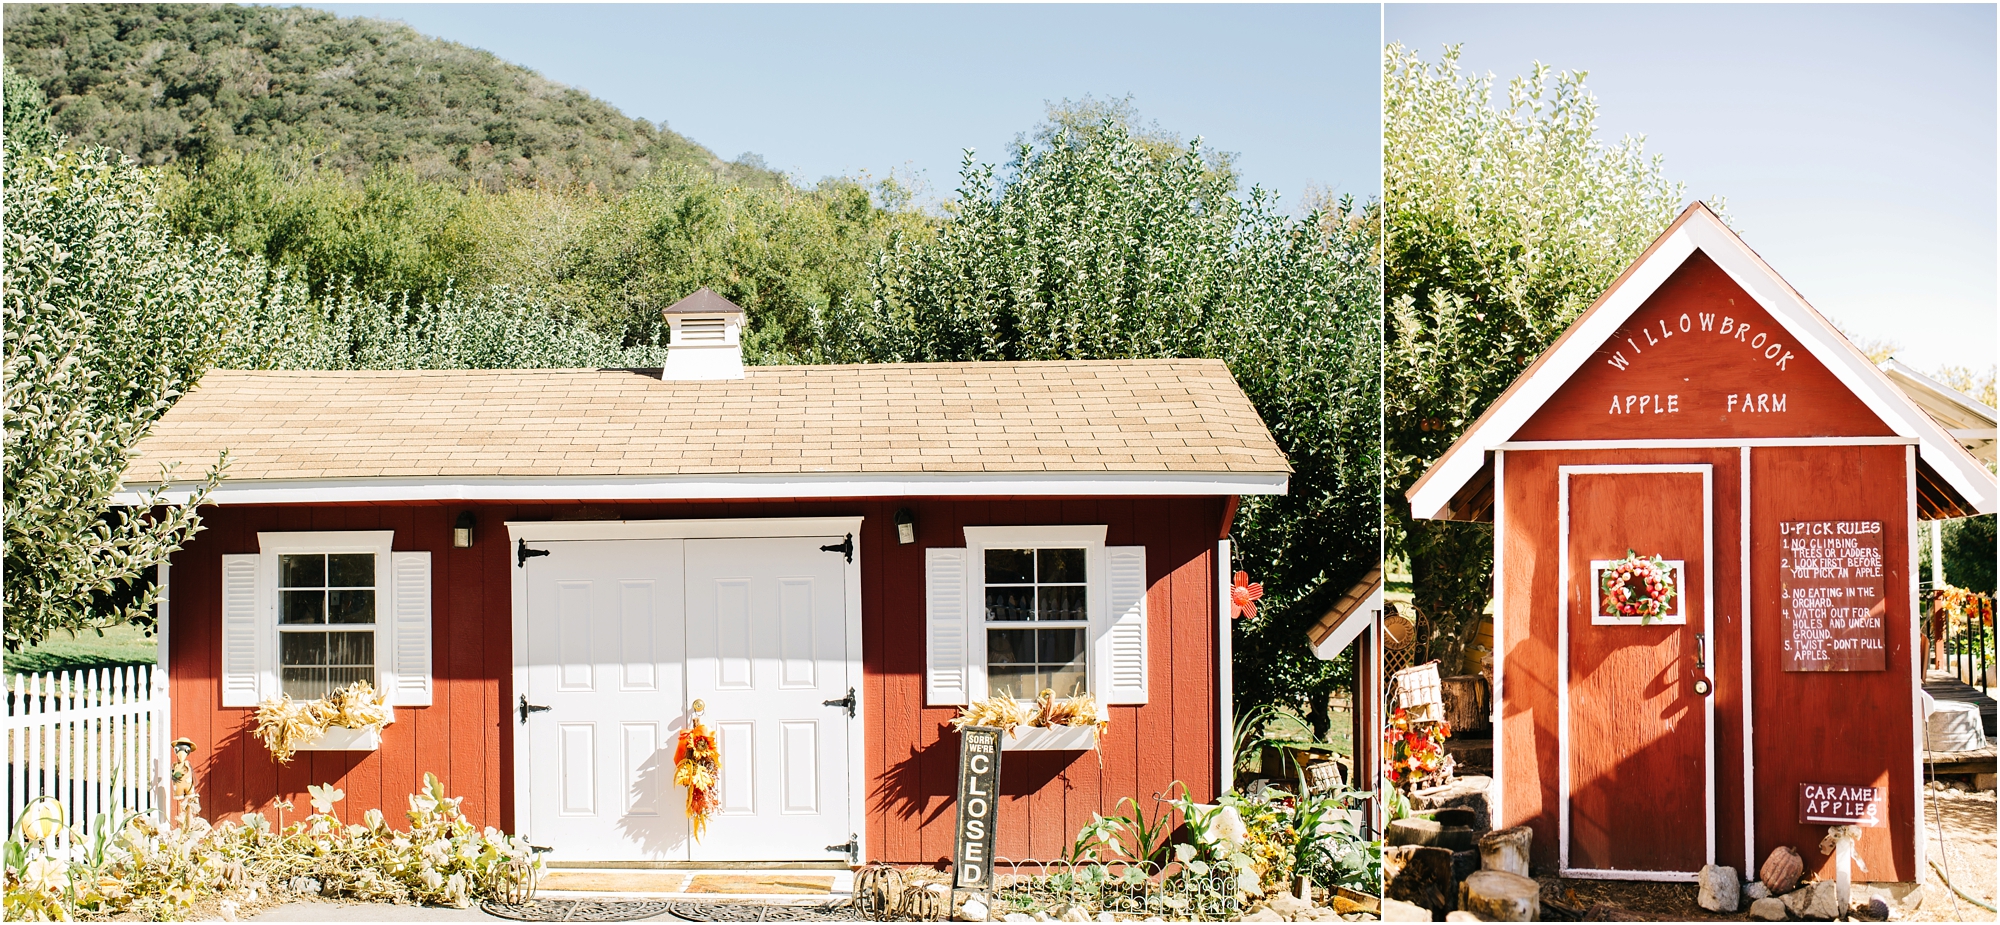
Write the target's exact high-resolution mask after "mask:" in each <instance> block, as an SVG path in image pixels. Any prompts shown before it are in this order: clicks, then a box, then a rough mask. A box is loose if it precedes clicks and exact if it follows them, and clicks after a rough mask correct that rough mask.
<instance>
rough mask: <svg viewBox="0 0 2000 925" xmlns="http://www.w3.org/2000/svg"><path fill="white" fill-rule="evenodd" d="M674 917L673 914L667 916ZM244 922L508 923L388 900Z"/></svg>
mask: <svg viewBox="0 0 2000 925" xmlns="http://www.w3.org/2000/svg"><path fill="white" fill-rule="evenodd" d="M664 918H668V919H672V918H673V916H664ZM245 921H251V922H505V921H507V919H503V918H499V917H497V916H491V915H487V914H486V913H484V912H481V911H480V910H479V907H477V906H474V907H472V908H470V909H446V908H440V907H437V906H396V905H391V904H389V903H312V902H301V903H286V904H285V905H282V906H276V907H273V908H270V909H266V910H264V911H263V912H260V913H258V914H257V915H254V916H251V917H250V918H248V919H246V920H245Z"/></svg>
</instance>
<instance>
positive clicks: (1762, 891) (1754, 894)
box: [1743, 880, 1771, 903]
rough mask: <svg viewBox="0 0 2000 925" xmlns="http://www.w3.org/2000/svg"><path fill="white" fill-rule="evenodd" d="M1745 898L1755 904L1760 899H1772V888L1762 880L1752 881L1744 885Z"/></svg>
mask: <svg viewBox="0 0 2000 925" xmlns="http://www.w3.org/2000/svg"><path fill="white" fill-rule="evenodd" d="M1743 898H1744V899H1747V900H1749V901H1751V902H1753V903H1754V902H1756V901H1757V900H1760V899H1770V898H1771V888H1770V887H1768V886H1765V885H1764V881H1762V880H1752V881H1750V882H1749V883H1746V884H1744V885H1743Z"/></svg>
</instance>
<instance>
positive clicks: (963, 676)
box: [924, 548, 972, 706]
mask: <svg viewBox="0 0 2000 925" xmlns="http://www.w3.org/2000/svg"><path fill="white" fill-rule="evenodd" d="M966 558H967V557H966V551H965V549H963V548H956V549H936V548H933V549H926V550H924V700H925V702H927V703H929V704H930V705H931V706H964V705H965V704H968V703H970V702H972V701H971V694H972V681H971V665H970V664H969V662H970V660H971V657H972V653H971V648H972V647H971V641H972V640H971V638H970V637H971V622H972V614H971V610H972V608H971V607H969V606H967V602H966V588H965V563H966Z"/></svg>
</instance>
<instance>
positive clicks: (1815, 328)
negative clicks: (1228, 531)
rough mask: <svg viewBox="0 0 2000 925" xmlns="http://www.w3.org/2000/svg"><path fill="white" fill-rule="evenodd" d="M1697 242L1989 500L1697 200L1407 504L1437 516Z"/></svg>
mask: <svg viewBox="0 0 2000 925" xmlns="http://www.w3.org/2000/svg"><path fill="white" fill-rule="evenodd" d="M1697 250H1699V251H1701V252H1702V253H1704V254H1706V255H1707V256H1708V257H1709V259H1711V260H1713V261H1715V263H1716V265H1717V266H1718V267H1720V268H1721V269H1722V271H1723V272H1724V273H1725V274H1727V275H1728V276H1729V278H1730V279H1731V280H1732V281H1734V282H1735V283H1736V285H1737V286H1738V287H1740V288H1741V289H1742V290H1743V291H1744V292H1745V293H1747V294H1749V296H1750V297H1751V298H1753V299H1755V300H1756V301H1757V304H1758V305H1759V306H1760V307H1762V308H1763V309H1764V310H1765V311H1766V312H1767V313H1769V314H1770V315H1771V317H1773V318H1775V319H1777V321H1778V324H1779V325H1781V326H1782V327H1783V328H1784V329H1785V332H1786V334H1787V335H1788V336H1789V337H1790V338H1791V339H1792V340H1793V341H1794V342H1796V343H1797V344H1798V346H1799V348H1800V349H1801V350H1803V351H1805V352H1806V353H1808V354H1810V355H1811V356H1812V357H1813V358H1814V359H1816V360H1818V361H1819V363H1820V364H1821V365H1823V366H1825V367H1826V368H1827V370H1828V371H1830V372H1831V373H1832V374H1833V375H1834V377H1835V378H1837V379H1838V380H1840V382H1841V384H1842V385H1844V386H1846V387H1847V389H1848V391H1850V392H1851V393H1853V394H1854V396H1855V397H1856V398H1857V399H1858V400H1860V401H1861V402H1862V404H1863V405H1865V406H1867V408H1868V410H1869V411H1870V412H1872V413H1873V414H1875V416H1876V417H1878V418H1880V419H1881V421H1882V422H1883V423H1884V424H1885V425H1887V426H1888V427H1889V429H1890V430H1891V431H1893V432H1894V433H1895V434H1896V435H1897V436H1901V437H1906V438H1912V439H1915V440H1916V441H1917V442H1918V444H1919V445H1920V446H1921V448H1922V449H1921V455H1922V456H1923V459H1924V461H1925V462H1926V463H1928V464H1929V465H1930V467H1931V468H1932V469H1933V470H1935V471H1936V472H1937V474H1938V477H1939V478H1940V479H1942V480H1944V482H1945V483H1946V484H1949V485H1950V486H1951V487H1952V488H1953V489H1954V490H1956V491H1957V492H1958V493H1959V494H1960V495H1961V496H1963V497H1964V498H1965V499H1966V501H1967V502H1968V503H1970V504H1971V505H1972V507H1973V509H1974V510H1975V511H1977V512H1979V513H1990V512H1992V511H1993V510H1994V507H1995V493H1996V492H1995V483H1994V478H1993V475H1992V474H1991V473H1989V472H1987V471H1986V469H1985V468H1984V467H1983V466H1981V465H1980V464H1979V463H1978V461H1977V460H1974V459H1973V458H1972V457H1971V456H1970V455H1968V454H1967V453H1966V452H1965V450H1964V449H1963V448H1961V447H1960V446H1959V444H1958V441H1957V440H1955V439H1953V438H1952V437H1951V435H1949V434H1947V433H1945V432H1944V429H1943V428H1942V427H1940V426H1939V425H1938V423H1937V422H1936V421H1935V420H1933V419H1932V418H1931V417H1930V415H1928V414H1926V413H1925V412H1924V411H1923V410H1922V409H1920V408H1918V407H1917V406H1916V404H1915V403H1914V402H1912V401H1911V400H1910V399H1909V397H1908V396H1907V395H1904V394H1903V392H1902V390H1901V389H1899V388H1897V386H1896V384H1895V383H1894V382H1892V381H1890V379H1889V377H1888V376H1887V375H1884V374H1883V372H1882V371H1881V370H1879V369H1877V368H1876V367H1875V365H1874V364H1873V363H1870V362H1869V361H1868V358H1867V357H1865V356H1862V355H1861V353H1860V352H1859V351H1857V350H1855V349H1854V347H1853V346H1852V345H1851V344H1849V343H1848V342H1847V340H1846V339H1845V338H1843V337H1841V335H1840V334H1839V332H1838V331H1835V330H1834V329H1833V327H1832V325H1830V324H1828V323H1827V322H1826V321H1825V319H1823V318H1821V317H1820V315H1819V313H1818V312H1816V311H1814V310H1813V308H1812V306H1811V305H1809V304H1807V303H1806V301H1805V299H1803V298H1801V297H1800V296H1799V294H1798V292H1797V291H1796V290H1794V289H1793V288H1792V287H1791V286H1790V285H1789V284H1787V283H1786V282H1785V281H1784V279H1782V278H1781V277H1779V276H1778V274H1777V272H1776V271H1774V270H1772V269H1771V267H1770V266H1769V265H1768V264H1766V263H1765V262H1764V261H1763V260H1762V259H1761V258H1759V257H1758V256H1757V255H1756V253H1755V252H1753V251H1751V250H1750V248H1749V246H1748V245H1745V244H1744V243H1743V241H1742V239H1741V238H1738V237H1737V236H1736V235H1735V233H1734V232H1731V231H1730V230H1729V228H1728V227H1727V226H1725V225H1724V224H1723V223H1722V220H1721V219H1720V218H1718V217H1716V215H1715V213H1713V212H1710V211H1709V210H1708V208H1707V207H1706V206H1704V205H1702V204H1701V203H1699V202H1697V203H1694V204H1692V205H1690V206H1688V207H1687V209H1686V210H1684V211H1682V213H1681V215H1680V217H1679V218H1677V219H1675V221H1674V224H1673V225H1672V226H1671V227H1670V228H1669V229H1668V231H1667V232H1666V233H1665V234H1663V235H1662V236H1661V238H1660V239H1658V240H1656V241H1655V242H1654V243H1653V245H1652V247H1651V248H1650V249H1649V250H1648V252H1647V254H1646V255H1645V256H1644V257H1642V258H1640V260H1639V261H1638V262H1637V263H1635V264H1633V265H1632V267H1630V268H1629V269H1628V270H1626V273H1625V276H1624V278H1623V279H1621V280H1620V282H1618V283H1617V284H1615V285H1614V286H1613V288H1612V289H1611V290H1609V291H1608V292H1606V293H1605V294H1604V295H1603V296H1602V297H1601V298H1600V299H1599V301H1598V302H1597V304H1595V305H1593V306H1592V307H1591V308H1590V309H1589V310H1587V311H1585V312H1584V313H1583V315H1582V316H1581V317H1579V318H1578V319H1577V320H1576V322H1575V323H1574V324H1572V325H1571V326H1570V328H1569V330H1568V331H1566V332H1565V333H1564V335H1563V337H1562V339H1561V340H1560V341H1558V343H1557V344H1556V346H1555V347H1554V348H1552V349H1551V350H1550V351H1549V352H1547V353H1545V354H1543V355H1542V357H1541V358H1540V359H1539V360H1538V361H1537V362H1536V365H1534V366H1532V367H1530V369H1529V371H1528V372H1527V373H1525V374H1524V375H1523V378H1521V379H1518V380H1516V381H1515V382H1514V384H1513V385H1512V386H1511V387H1509V389H1508V391H1507V392H1506V393H1504V394H1503V395H1502V398H1501V400H1500V401H1499V402H1498V403H1497V404H1495V405H1494V406H1493V407H1491V408H1489V409H1488V410H1487V412H1486V414H1485V415H1483V416H1482V417H1481V418H1480V419H1479V420H1478V421H1475V422H1474V424H1473V426H1472V428H1471V429H1470V430H1468V431H1467V432H1466V433H1465V434H1464V436H1462V437H1460V438H1459V440H1458V442H1456V443H1454V444H1453V445H1452V447H1451V449H1450V450H1448V451H1446V453H1445V454H1444V456H1443V458H1441V459H1439V460H1438V461H1437V463H1435V464H1433V465H1432V466H1431V468H1430V469H1429V471H1427V472H1425V473H1424V477H1423V478H1422V479H1420V480H1419V482H1418V484H1417V485H1416V486H1415V487H1414V489H1413V490H1412V491H1411V492H1410V496H1409V498H1410V507H1411V512H1412V513H1413V514H1414V515H1415V516H1417V517H1422V518H1427V519H1434V518H1438V517H1440V516H1442V515H1443V514H1444V513H1445V511H1446V509H1447V508H1448V506H1449V505H1450V504H1451V499H1452V498H1453V497H1454V496H1455V495H1457V494H1458V491H1459V490H1460V489H1461V488H1463V487H1464V486H1465V485H1466V483H1468V482H1470V481H1471V480H1472V479H1474V478H1475V477H1477V476H1478V474H1479V472H1480V470H1481V469H1483V468H1484V467H1485V458H1486V453H1487V452H1488V451H1490V450H1493V449H1495V448H1498V447H1501V446H1503V445H1504V444H1506V443H1507V442H1508V441H1509V440H1511V439H1512V438H1513V436H1514V434H1516V433H1518V432H1519V431H1520V429H1521V427H1522V426H1523V425H1524V424H1526V423H1527V422H1528V420H1529V419H1530V418H1532V417H1533V416H1534V414H1535V412H1537V411H1539V410H1541V407H1542V405H1543V404H1544V403H1546V402H1547V401H1548V400H1549V398H1550V397H1551V396H1553V395H1554V394H1555V392H1556V390H1557V389H1559V388H1561V387H1562V385H1563V384H1564V383H1566V382H1568V381H1569V380H1570V378H1571V377H1573V376H1574V375H1575V374H1576V372H1577V370H1579V369H1582V368H1583V365H1584V364H1585V363H1586V362H1588V361H1589V360H1590V358H1591V357H1592V356H1593V355H1594V354H1595V353H1596V352H1597V350H1598V348H1599V347H1600V346H1602V345H1603V344H1604V343H1605V342H1606V341H1608V340H1610V338H1611V335H1613V334H1615V333H1617V332H1618V330H1619V329H1620V328H1621V327H1623V326H1624V324H1625V322H1627V321H1628V320H1630V319H1631V317H1632V315H1633V314H1634V313H1635V312H1637V311H1638V310H1639V308H1640V307H1641V306H1643V305H1644V304H1645V302H1646V300H1647V299H1648V298H1650V297H1652V295H1653V293H1654V292H1655V291H1657V290H1658V289H1659V288H1660V286H1661V285H1662V284H1664V283H1665V282H1666V281H1667V278H1668V277H1670V276H1671V275H1672V274H1673V272H1674V271H1676V270H1678V269H1680V267H1681V265H1682V264H1683V263H1685V262H1686V261H1687V259H1688V257H1690V256H1691V255H1693V253H1694V252H1695V251H1697ZM1710 445H1714V442H1713V441H1711V442H1710ZM1622 446H1626V447H1631V446H1632V444H1629V443H1628V444H1622Z"/></svg>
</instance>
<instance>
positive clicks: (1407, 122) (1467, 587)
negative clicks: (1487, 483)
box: [1382, 44, 1682, 665]
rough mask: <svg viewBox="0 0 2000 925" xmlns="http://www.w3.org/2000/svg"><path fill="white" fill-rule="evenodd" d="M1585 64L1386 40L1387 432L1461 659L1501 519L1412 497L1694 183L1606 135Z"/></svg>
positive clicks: (1436, 608)
mask: <svg viewBox="0 0 2000 925" xmlns="http://www.w3.org/2000/svg"><path fill="white" fill-rule="evenodd" d="M1583 80H1584V75H1583V74H1582V73H1581V72H1571V71H1564V72H1560V73H1556V72H1552V71H1550V70H1549V69H1548V68H1547V67H1545V66H1543V65H1541V64H1536V65H1535V66H1534V68H1533V69H1532V70H1531V71H1530V72H1529V73H1528V74H1526V75H1523V76H1520V77H1516V78H1515V79H1514V80H1513V81H1511V82H1510V83H1509V84H1508V85H1507V88H1506V95H1505V98H1504V99H1502V100H1495V99H1494V92H1493V78H1492V77H1491V76H1490V75H1488V76H1486V77H1479V76H1477V75H1472V74H1467V73H1464V72H1462V71H1461V70H1460V69H1459V64H1458V50H1457V49H1456V48H1455V47H1454V48H1448V49H1446V50H1445V52H1444V54H1443V55H1442V56H1441V57H1440V58H1439V59H1438V60H1437V61H1435V62H1426V61H1424V60H1423V59H1422V58H1420V57H1419V56H1418V55H1417V54H1416V53H1414V52H1411V51H1409V50H1407V49H1405V48H1403V47H1402V46H1401V45H1394V44H1392V45H1390V46H1389V47H1388V48H1387V49H1386V51H1385V53H1384V56H1383V87H1382V93H1383V103H1382V105H1383V170H1382V176H1383V205H1384V209H1385V213H1386V219H1385V222H1386V229H1387V230H1386V231H1385V234H1384V236H1385V239H1386V240H1385V248H1384V255H1383V279H1384V283H1383V290H1384V298H1385V299H1386V300H1387V303H1388V317H1389V324H1388V331H1387V334H1386V341H1387V346H1386V353H1387V359H1386V361H1385V364H1384V372H1383V390H1384V395H1385V402H1384V408H1383V439H1384V443H1385V455H1386V459H1385V471H1386V482H1387V485H1386V489H1387V490H1386V491H1385V499H1384V500H1385V501H1386V503H1387V507H1388V510H1387V512H1386V515H1387V516H1386V517H1385V521H1386V524H1387V527H1388V540H1389V544H1390V547H1391V549H1392V550H1394V554H1396V555H1399V556H1401V557H1406V558H1407V559H1408V561H1409V563H1410V569H1411V577H1412V580H1413V583H1414V586H1415V587H1414V591H1415V597H1416V601H1415V603H1416V608H1417V611H1418V612H1419V613H1420V614H1421V615H1422V616H1423V617H1424V618H1425V620H1424V624H1425V625H1426V626H1427V628H1428V631H1429V633H1430V634H1431V636H1430V638H1429V639H1428V640H1425V642H1426V644H1427V646H1428V654H1429V656H1430V657H1436V658H1441V659H1444V660H1445V661H1446V663H1447V664H1448V665H1451V664H1456V663H1457V661H1458V659H1459V658H1460V657H1461V656H1462V655H1463V652H1464V649H1465V646H1466V645H1467V643H1468V642H1469V638H1468V636H1469V631H1470V630H1471V629H1472V628H1473V627H1474V626H1475V625H1476V624H1477V622H1478V620H1479V619H1480V616H1481V613H1482V612H1483V610H1484V609H1485V606H1486V604H1487V602H1488V600H1489V598H1490V597H1491V593H1492V565H1493V563H1492V548H1493V540H1492V529H1491V527H1490V526H1489V525H1485V524H1462V523H1450V522H1441V521H1426V520H1415V519H1413V518H1412V517H1411V513H1410V506H1409V502H1408V500H1407V499H1406V498H1405V496H1404V492H1406V491H1407V490H1408V489H1409V488H1410V486H1411V485H1413V484H1415V483H1416V480H1417V478H1418V477H1419V476H1421V475H1422V474H1423V472H1424V470H1425V468H1426V467H1428V466H1429V465H1430V464H1431V463H1432V462H1433V461H1435V460H1436V459H1437V458H1438V457H1439V456H1441V455H1443V453H1444V451H1445V449H1447V448H1448V447H1449V446H1450V445H1451V443H1452V441H1453V440H1455V439H1457V438H1458V436H1459V435H1460V434H1461V433H1463V432H1464V430H1465V428H1466V427H1467V426H1468V425H1470V424H1471V423H1472V421H1473V420H1474V419H1476V418H1477V417H1478V416H1479V415H1480V414H1481V413H1482V412H1484V411H1485V410H1486V408H1487V406H1488V405H1490V404H1492V402H1493V400H1494V399H1496V398H1498V397H1499V395H1500V393H1501V392H1502V391H1504V390H1505V389H1506V387H1507V385H1508V384H1509V383H1511V382H1512V381H1513V380H1514V378H1515V377H1516V376H1518V375H1520V373H1521V371H1522V370H1524V369H1525V368H1526V367H1527V365H1528V364H1529V363H1531V362H1533V360H1534V358H1535V357H1536V356H1538V355H1539V354H1540V353H1541V352H1542V350H1543V349H1544V348H1546V347H1547V346H1548V345H1549V344H1550V343H1551V342H1553V341H1554V340H1555V338H1556V336H1557V335H1559V334H1561V333H1562V331H1563V330H1564V328H1566V327H1567V326H1568V325H1569V323H1570V322H1571V321H1573V320H1575V319H1576V317H1577V316H1578V315H1579V314H1581V313H1582V311H1583V309H1584V308H1586V307H1588V306H1589V304H1590V303H1591V301H1592V300H1593V299H1595V298H1596V296H1597V294H1598V293H1599V292H1601V291H1602V290H1603V289H1604V287H1605V286H1607V285H1609V284H1610V283H1611V281H1612V280H1613V279H1615V278H1616V277H1617V274H1618V273H1619V272H1620V271H1622V270H1623V269H1624V267H1625V266H1626V265H1627V264H1628V263H1630V262H1631V261H1632V260H1633V259H1634V258H1635V257H1637V256H1638V255H1639V253H1640V252H1641V251H1643V250H1644V249H1645V247H1646V245H1647V244H1648V243H1650V242H1651V241H1652V239H1653V238H1654V237H1655V236H1656V235H1658V234H1659V233H1660V232H1661V231H1663V230H1664V229H1665V228H1666V226H1667V225H1668V224H1669V223H1670V222H1672V220H1673V217H1674V215H1675V213H1676V212H1677V210H1678V209H1679V207H1680V205H1681V201H1682V187H1681V186H1680V185H1679V184H1675V183H1672V182H1669V181H1668V180H1667V179H1666V177H1665V174H1664V171H1663V167H1662V163H1661V160H1660V159H1659V158H1658V157H1653V158H1648V157H1646V156H1645V152H1644V146H1643V140H1642V139H1638V138H1629V137H1628V138H1626V139H1624V140H1622V141H1620V142H1619V143H1617V144H1614V145H1605V144H1602V143H1600V142H1599V141H1598V140H1597V127H1596V121H1597V103H1596V100H1595V99H1594V98H1592V97H1591V96H1590V94H1589V93H1588V92H1587V91H1586V90H1585V88H1584V83H1583Z"/></svg>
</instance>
